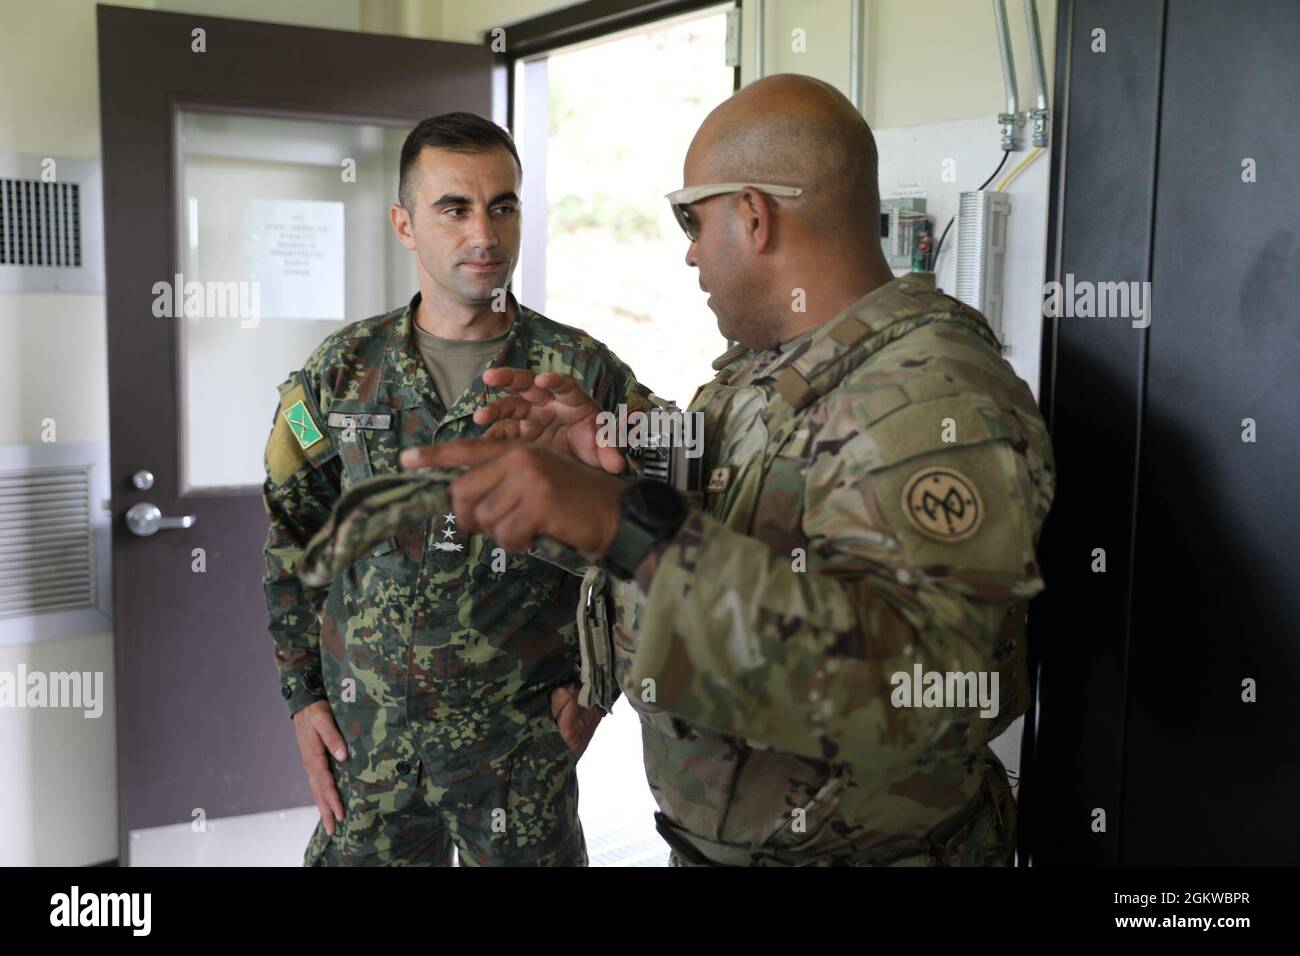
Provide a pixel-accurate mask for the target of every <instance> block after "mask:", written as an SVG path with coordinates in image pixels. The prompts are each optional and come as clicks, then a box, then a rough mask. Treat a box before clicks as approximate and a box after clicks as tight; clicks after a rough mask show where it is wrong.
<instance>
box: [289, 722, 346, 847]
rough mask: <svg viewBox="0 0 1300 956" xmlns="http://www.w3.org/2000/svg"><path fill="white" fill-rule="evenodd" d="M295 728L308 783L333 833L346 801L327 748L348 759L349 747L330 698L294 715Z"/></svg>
mask: <svg viewBox="0 0 1300 956" xmlns="http://www.w3.org/2000/svg"><path fill="white" fill-rule="evenodd" d="M293 732H294V736H295V737H297V738H298V753H299V754H300V755H301V756H302V766H303V769H305V770H306V771H307V783H308V785H309V786H310V787H311V795H312V798H313V799H314V800H315V801H316V808H317V809H318V810H320V818H321V823H323V824H324V825H325V832H326V833H328V834H329V835H330V836H333V835H334V821H335V819H337V820H338V821H339V822H340V823H341V822H342V821H343V801H342V800H341V799H339V791H338V788H337V787H336V786H334V775H333V774H331V773H330V763H329V756H328V755H327V753H326V752H327V751H328V752H329V753H331V754H333V755H334V759H335V760H338V761H339V762H342V761H344V760H347V759H348V747H347V744H345V743H344V742H343V735H342V734H340V733H339V728H338V725H337V724H335V723H334V712H333V711H332V710H330V703H329V701H327V700H318V701H316V702H315V703H314V704H308V705H307V706H306V707H304V708H302V710H299V711H298V712H296V713H295V714H294V715H293Z"/></svg>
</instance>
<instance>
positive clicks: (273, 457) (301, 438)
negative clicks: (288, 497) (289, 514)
mask: <svg viewBox="0 0 1300 956" xmlns="http://www.w3.org/2000/svg"><path fill="white" fill-rule="evenodd" d="M328 441H329V438H328V437H327V436H326V435H325V434H323V433H322V432H321V430H320V428H319V426H318V424H317V422H316V420H315V419H314V418H313V417H312V414H311V411H310V410H309V409H308V408H307V400H306V392H305V390H304V389H303V387H302V383H301V382H294V384H293V386H292V387H291V388H288V389H285V391H284V392H283V393H281V395H280V409H279V411H278V412H277V413H276V416H275V427H274V428H273V429H271V437H270V440H269V441H268V442H267V445H266V467H267V472H268V473H269V474H270V476H271V480H272V481H274V482H275V483H276V484H281V483H283V482H284V481H285V480H286V479H287V478H289V477H290V476H291V475H292V474H293V473H294V472H296V471H297V470H298V469H300V468H301V467H302V466H303V465H305V464H306V463H307V462H308V460H309V459H310V458H311V457H312V456H313V455H315V454H317V453H318V452H319V451H320V450H321V448H322V446H321V442H328Z"/></svg>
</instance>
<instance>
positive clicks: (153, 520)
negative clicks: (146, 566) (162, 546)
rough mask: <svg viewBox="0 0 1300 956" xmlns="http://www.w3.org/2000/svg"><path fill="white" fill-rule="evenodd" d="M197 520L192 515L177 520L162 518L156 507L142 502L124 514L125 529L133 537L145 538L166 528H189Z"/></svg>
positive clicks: (182, 516)
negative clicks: (133, 535)
mask: <svg viewBox="0 0 1300 956" xmlns="http://www.w3.org/2000/svg"><path fill="white" fill-rule="evenodd" d="M197 520H198V519H197V518H196V517H194V515H181V516H180V517H177V518H164V517H163V513H162V512H161V511H159V510H158V506H157V505H151V504H149V503H148V502H147V501H142V502H140V503H139V504H138V505H132V506H131V508H130V510H128V511H127V513H126V527H127V529H128V530H129V531H130V532H131V533H132V534H135V535H139V536H140V537H142V538H147V537H149V535H151V534H154V533H155V532H158V531H163V530H166V529H168V528H191V527H193V526H194V522H195V521H197Z"/></svg>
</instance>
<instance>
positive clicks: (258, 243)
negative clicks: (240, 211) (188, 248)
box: [244, 199, 343, 320]
mask: <svg viewBox="0 0 1300 956" xmlns="http://www.w3.org/2000/svg"><path fill="white" fill-rule="evenodd" d="M244 223H245V229H244V235H245V237H246V240H245V241H246V247H245V255H246V261H247V267H248V275H249V278H250V279H251V280H252V281H254V282H257V283H258V285H259V293H260V303H261V315H262V318H267V319H340V320H341V319H342V318H343V203H341V202H324V201H318V200H314V199H252V200H249V202H248V205H247V206H246V207H245V214H244Z"/></svg>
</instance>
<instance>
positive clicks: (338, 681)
mask: <svg viewBox="0 0 1300 956" xmlns="http://www.w3.org/2000/svg"><path fill="white" fill-rule="evenodd" d="M449 127H450V128H452V129H453V130H454V131H459V135H460V137H461V139H460V141H456V140H455V139H449V138H448V135H449V134H448V133H447V130H448V128H449ZM466 128H468V129H469V134H468V138H466V134H465V129H466ZM484 129H487V132H486V133H484V132H483V130H484ZM493 130H495V131H496V132H495V133H493V132H492V131H493ZM439 137H441V138H439ZM494 137H495V140H496V141H495V142H494V141H493V140H494ZM507 147H508V149H507ZM408 159H409V160H410V162H412V163H415V164H416V165H414V166H411V165H408ZM440 164H441V165H440ZM446 169H451V170H452V171H453V173H454V175H451V174H448V175H451V179H452V181H453V187H454V188H452V187H447V186H446V182H445V180H446V179H447V177H446V176H443V175H442V173H443V172H445V171H446ZM435 174H436V175H435ZM402 176H403V193H404V196H403V198H404V200H406V201H405V202H404V203H403V206H411V207H412V208H413V209H415V215H414V216H411V213H410V212H409V211H407V216H408V217H410V218H408V219H407V222H408V224H409V229H408V230H407V232H406V234H405V235H406V239H408V240H410V241H409V242H408V243H407V244H408V247H409V248H412V249H413V251H414V252H415V253H416V254H417V256H418V257H420V269H419V275H420V285H421V292H419V293H417V294H416V295H415V297H414V298H413V299H412V300H411V302H410V304H409V305H407V306H405V307H403V308H400V309H396V310H394V311H392V312H389V313H387V314H385V315H379V316H375V317H373V318H369V319H365V320H362V321H360V322H354V323H352V324H350V325H347V326H345V327H343V328H341V329H339V330H338V331H336V332H334V333H333V334H331V335H330V336H329V337H328V338H326V339H325V341H324V342H322V343H321V345H320V346H319V347H318V348H317V349H316V350H315V351H314V352H313V353H312V354H311V356H310V357H309V358H308V360H307V362H306V364H305V366H304V367H303V368H302V369H301V370H300V371H296V372H294V373H293V374H292V375H290V376H289V378H288V379H287V380H286V381H285V382H284V383H283V384H282V385H281V386H280V401H279V404H278V407H277V409H276V412H275V416H274V424H273V427H272V432H271V435H270V439H269V441H268V444H267V451H266V467H267V479H266V483H265V485H264V488H263V493H264V495H263V496H264V501H265V505H266V510H267V513H268V515H269V517H270V530H269V533H268V536H267V541H266V560H267V565H266V567H267V570H266V576H265V580H264V583H265V588H266V595H267V605H268V610H269V617H270V630H271V634H272V637H273V639H274V642H275V655H276V660H277V664H278V667H279V671H280V680H281V690H282V694H283V696H284V698H285V701H286V703H287V704H288V707H289V712H290V714H291V715H294V718H295V727H296V730H297V732H298V735H299V739H300V745H302V746H303V750H304V763H305V765H306V766H307V768H308V771H309V775H311V774H312V773H313V772H317V773H319V774H320V775H322V777H317V778H313V792H314V793H315V795H316V797H317V802H318V805H319V806H320V809H321V814H322V820H321V823H320V824H319V825H318V826H317V829H316V832H315V834H314V835H313V837H312V839H311V842H310V844H309V846H308V848H307V852H306V862H307V863H308V864H309V865H339V864H431V865H449V864H450V863H451V857H452V847H453V845H454V846H455V848H456V849H457V850H458V851H459V856H460V861H461V863H462V865H484V864H529V865H533V864H537V865H575V864H577V865H585V863H586V849H585V845H584V842H583V836H582V828H581V825H580V824H579V822H578V816H577V802H578V792H577V777H576V760H577V757H576V756H575V754H574V753H573V752H572V751H571V749H570V747H569V746H566V740H565V738H564V736H563V735H562V734H561V731H560V728H559V727H558V726H557V723H556V719H555V718H554V717H553V714H552V709H551V707H552V705H551V699H552V694H553V692H556V690H555V689H556V688H563V687H566V686H567V685H571V684H574V683H575V682H576V680H577V675H578V653H577V649H576V644H575V622H574V609H575V607H576V605H577V601H578V583H579V582H578V579H577V578H575V577H573V576H572V575H568V574H565V573H564V572H563V571H561V570H560V569H558V568H556V567H555V566H553V565H550V564H546V563H543V562H541V561H538V560H536V559H534V558H530V557H529V556H527V555H514V556H509V555H507V554H506V553H505V552H504V551H503V550H502V549H501V548H500V547H499V546H498V544H497V543H496V542H495V541H493V540H491V539H490V538H487V537H485V536H483V535H479V534H470V533H467V532H466V531H465V530H464V529H463V527H462V526H459V525H458V524H457V522H456V516H455V515H454V514H452V513H448V514H445V515H437V516H429V517H428V519H427V520H425V521H424V522H423V523H422V524H419V525H417V526H414V527H412V526H406V527H403V528H402V529H401V530H400V531H399V532H397V533H395V534H392V535H391V536H389V537H387V538H386V539H384V540H382V541H378V542H376V543H374V544H373V546H372V547H369V548H368V550H367V552H366V553H364V554H358V555H356V556H355V561H354V562H352V563H350V566H348V567H346V568H345V569H340V570H341V571H342V572H343V573H341V574H339V576H337V577H335V578H334V579H333V580H332V581H329V582H324V583H323V584H322V586H318V587H309V586H307V585H305V584H304V583H303V581H301V580H300V579H299V577H298V574H297V569H298V562H299V560H300V558H301V555H302V552H303V549H304V548H305V546H306V545H307V543H308V541H309V540H310V539H311V537H312V536H313V535H314V534H315V533H316V532H317V531H318V530H319V528H320V527H321V526H322V525H323V524H324V523H325V522H326V520H327V519H328V517H329V515H330V511H331V508H332V507H333V505H334V504H335V502H336V501H337V500H338V499H339V497H340V495H341V494H343V493H344V492H346V491H347V490H348V489H349V488H350V487H351V486H353V485H354V484H355V483H357V482H360V481H364V480H365V479H367V478H370V477H371V476H376V475H383V474H390V473H394V472H398V471H399V468H398V453H399V452H400V451H401V449H403V448H407V447H410V446H414V445H427V444H430V443H434V442H441V441H446V440H449V439H452V438H456V437H459V436H467V435H476V434H479V433H481V432H482V427H481V426H478V425H476V424H475V423H474V421H473V419H472V416H473V413H474V412H475V410H476V409H478V408H479V407H480V406H481V405H482V404H483V403H484V402H485V401H487V400H488V399H489V398H491V397H492V396H493V395H494V394H504V393H499V392H494V391H492V390H489V389H488V388H487V386H486V385H485V384H484V382H483V381H482V379H481V378H476V379H474V380H473V381H472V382H471V383H470V384H469V386H468V388H466V389H465V390H464V391H463V392H461V393H460V394H457V395H449V396H440V395H439V393H438V390H437V389H436V388H435V382H434V379H433V377H432V376H431V374H430V369H429V368H428V367H426V365H425V363H424V362H423V361H422V360H421V353H420V352H419V351H418V350H417V349H416V346H415V344H414V343H413V338H412V336H413V325H414V324H415V322H416V317H417V316H418V315H420V309H421V299H422V296H426V297H432V296H437V297H438V298H439V301H444V300H445V299H446V298H447V297H448V296H449V295H452V294H453V293H454V291H455V290H454V289H453V292H448V286H449V285H451V284H452V283H454V282H461V281H462V278H461V276H460V275H459V274H457V273H455V272H454V270H456V269H457V268H459V266H460V263H459V261H455V262H451V263H438V262H434V261H433V257H434V256H435V255H436V254H437V252H436V248H435V247H431V246H430V245H428V244H427V240H425V238H424V237H423V235H422V230H423V229H425V228H428V229H431V230H433V229H443V230H447V231H448V232H450V231H453V230H456V231H457V232H456V235H457V236H460V235H461V234H462V233H463V234H464V235H468V236H469V237H470V238H468V239H466V240H464V242H465V246H464V247H463V248H469V249H470V251H469V252H467V253H463V254H464V255H465V256H466V259H465V261H467V262H471V263H473V264H474V267H473V268H472V269H470V270H469V271H470V272H472V273H473V274H472V275H470V276H468V277H466V278H464V279H463V283H464V284H465V285H466V286H467V287H472V288H473V289H478V290H479V291H478V292H472V291H471V292H470V293H466V295H468V296H469V297H470V300H471V304H472V305H473V304H477V305H479V306H482V307H483V308H482V309H481V311H483V312H484V313H485V314H486V308H487V306H486V304H485V303H486V300H487V296H488V293H494V294H495V298H496V301H499V302H500V303H501V304H502V305H503V306H504V307H505V310H506V319H508V320H509V326H508V331H507V332H506V333H505V337H504V340H503V342H502V344H501V345H500V347H499V349H497V351H496V353H495V356H494V357H493V358H492V359H491V362H490V364H491V365H492V366H510V367H515V368H520V369H528V370H532V371H534V372H545V371H558V372H563V373H565V374H566V375H568V376H571V377H572V378H573V379H574V380H576V381H577V382H579V383H581V387H582V388H583V389H584V390H585V391H587V392H589V393H590V394H591V395H594V396H596V397H597V400H598V401H600V402H602V403H604V404H606V405H608V406H609V407H614V406H615V405H617V404H618V403H619V402H623V401H626V396H627V395H628V393H629V392H631V393H632V394H639V393H641V392H642V391H643V390H640V387H639V386H637V385H636V383H635V381H634V379H633V377H632V375H631V372H630V370H629V369H628V368H627V367H626V366H625V365H624V364H623V363H622V362H620V361H619V360H618V358H617V357H615V356H614V355H613V354H612V353H611V352H610V351H609V350H608V349H606V348H605V347H604V346H603V345H602V344H601V343H599V342H597V341H595V340H594V339H592V338H591V337H589V336H587V335H586V334H584V333H583V332H581V331H580V330H578V329H574V328H570V327H568V326H565V325H560V324H559V323H556V322H552V321H551V320H549V319H547V318H545V317H544V316H542V315H539V314H538V313H536V312H534V311H532V310H531V309H528V308H525V307H524V306H522V305H520V304H519V303H518V302H517V301H515V299H514V297H513V296H511V295H507V294H505V292H504V286H505V284H506V282H507V281H508V279H509V273H510V271H511V270H512V269H513V266H514V261H515V258H516V256H517V250H518V214H517V213H518V197H517V195H515V194H516V193H517V191H518V189H519V185H518V183H519V179H518V177H519V170H518V157H517V154H515V153H514V148H513V145H510V144H509V141H508V138H507V137H506V135H505V133H504V132H503V131H500V130H499V129H497V128H496V127H493V126H492V125H491V124H490V123H487V121H485V120H482V119H481V118H478V117H471V116H468V114H452V116H451V117H437V118H434V119H433V120H429V121H426V122H425V123H424V124H421V126H420V127H417V129H416V131H414V132H413V133H412V135H411V138H408V140H407V148H406V149H404V151H403V165H402ZM457 177H459V178H457ZM493 177H495V179H494V178H493ZM408 178H409V179H411V180H414V181H413V182H408ZM484 183H486V185H487V188H486V190H485V191H483V193H482V195H481V196H479V197H478V198H475V196H476V195H478V194H477V193H475V190H476V188H478V186H482V185H483V184H484ZM476 184H477V185H476ZM408 187H409V188H410V190H411V193H412V195H413V196H414V201H411V200H410V199H408V197H407V195H406V191H407V189H408ZM417 187H418V188H417ZM435 187H436V189H435ZM446 188H452V191H454V192H456V193H457V194H458V195H457V196H456V197H452V198H453V199H454V200H457V201H448V197H447V196H446V195H443V196H441V197H440V198H437V201H436V202H435V197H437V195H438V193H440V192H442V191H443V190H444V189H446ZM429 190H434V193H433V195H429ZM460 194H463V195H460ZM502 195H505V196H506V197H507V198H505V199H502ZM484 197H491V202H487V201H485V198H484ZM484 206H490V207H491V208H490V209H484V208H483V207H484ZM429 207H433V208H432V209H430V208H429ZM395 208H399V207H395ZM426 210H428V211H427V212H426ZM425 215H430V216H434V215H439V216H446V217H447V218H446V219H445V220H442V219H438V220H434V221H433V222H432V224H430V223H429V222H428V221H422V218H421V217H423V216H425ZM488 216H491V217H496V219H497V220H499V224H498V225H491V224H489V225H483V222H484V221H485V219H484V218H480V219H478V220H476V221H475V222H474V223H470V224H468V225H462V221H467V220H469V219H472V218H474V217H488ZM399 218H401V217H400V216H396V218H395V225H396V223H397V220H398V219H399ZM412 219H413V220H414V221H413V222H412V221H411V220H412ZM400 235H402V233H401V232H400V231H399V236H400ZM456 241H457V242H459V241H461V240H460V239H456ZM471 247H472V248H471ZM479 247H484V248H487V250H488V251H487V252H483V249H482V248H479ZM475 250H477V251H475ZM461 254H462V253H460V252H458V253H457V256H458V257H459V256H460V255H461ZM494 263H495V264H499V268H498V267H496V266H494ZM444 265H445V266H446V268H445V269H444V268H443V267H444ZM431 274H432V275H431ZM480 274H481V275H480ZM449 275H450V276H451V278H450V279H449V278H448V276H449ZM494 286H496V288H493V287H494ZM462 291H463V290H462ZM461 301H465V300H463V299H462V300H461ZM471 311H472V309H471ZM499 311H500V310H498V312H499ZM491 318H495V319H497V320H500V319H501V316H500V315H499V314H498V315H497V316H494V317H491ZM322 701H327V702H328V705H327V709H326V710H325V713H324V716H323V717H320V716H319V714H320V711H321V709H322V708H323V707H324V706H325V705H319V704H318V702H322ZM314 705H315V706H316V711H315V712H313V717H314V718H315V719H320V720H323V721H324V727H325V729H324V730H323V731H320V732H319V737H320V740H321V741H322V742H323V743H324V744H325V745H327V746H328V747H329V749H330V750H331V751H332V752H333V753H334V755H335V760H333V761H331V762H330V765H329V776H323V775H324V773H325V770H324V767H325V760H326V758H325V756H324V752H323V748H322V747H321V745H320V744H318V743H316V737H315V736H312V734H314V733H315V732H314V731H311V730H310V729H304V727H303V726H302V724H303V722H304V718H305V717H306V715H307V714H308V713H309V711H308V710H307V709H308V708H311V707H313V706H314ZM331 716H332V721H331V720H330V719H329V718H330V717H331ZM596 719H598V715H597V718H596ZM335 724H336V725H337V731H335V730H334V727H335ZM586 728H587V729H586V731H585V736H586V737H587V738H588V739H589V736H590V731H591V729H594V724H593V723H592V721H591V719H590V718H589V717H588V718H587V723H586ZM339 734H341V739H339ZM304 735H306V739H307V740H308V741H309V742H310V743H309V745H304V744H302V741H303V739H304ZM582 745H583V746H585V741H583V743H582ZM322 778H323V782H322ZM331 780H332V782H333V784H334V786H335V787H336V788H337V791H338V793H339V794H341V796H342V800H341V802H340V801H339V799H338V796H337V795H335V794H334V792H333V791H332V790H331V789H330V787H329V783H330V781H331ZM318 788H320V789H323V790H324V792H323V793H322V792H318ZM335 819H337V820H338V823H337V828H336V826H335Z"/></svg>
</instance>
